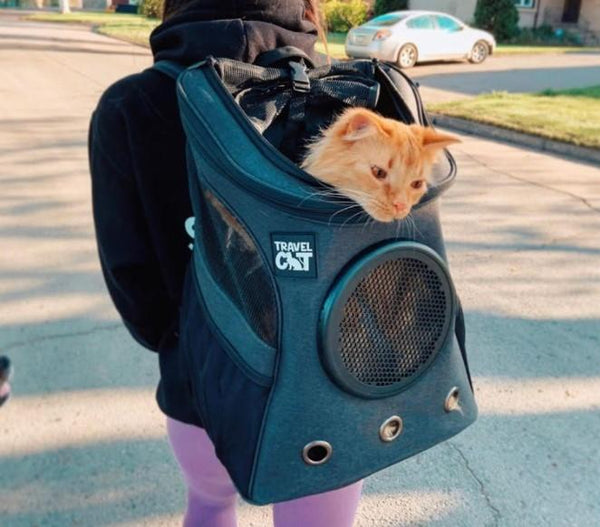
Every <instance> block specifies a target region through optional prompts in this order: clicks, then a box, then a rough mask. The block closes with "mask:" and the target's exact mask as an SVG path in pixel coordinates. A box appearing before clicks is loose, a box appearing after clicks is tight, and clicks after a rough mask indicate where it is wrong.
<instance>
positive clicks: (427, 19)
mask: <svg viewBox="0 0 600 527" xmlns="http://www.w3.org/2000/svg"><path fill="white" fill-rule="evenodd" d="M406 26H407V27H409V28H410V29H435V25H434V23H433V18H432V17H431V16H429V15H427V16H418V17H416V18H412V19H411V20H409V21H408V22H407V23H406Z"/></svg>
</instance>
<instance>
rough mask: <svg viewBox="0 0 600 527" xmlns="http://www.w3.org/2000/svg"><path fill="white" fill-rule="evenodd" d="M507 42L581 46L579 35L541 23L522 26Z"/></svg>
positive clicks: (529, 44) (525, 44)
mask: <svg viewBox="0 0 600 527" xmlns="http://www.w3.org/2000/svg"><path fill="white" fill-rule="evenodd" d="M508 42H510V43H511V44H520V45H522V46H581V45H582V42H581V37H579V35H577V34H575V33H571V32H570V31H565V30H563V29H554V28H553V27H552V26H549V25H543V26H540V27H537V28H522V29H520V30H519V32H518V34H517V35H516V36H514V37H513V38H511V39H510V40H509V41H508Z"/></svg>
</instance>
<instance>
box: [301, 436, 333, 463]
mask: <svg viewBox="0 0 600 527" xmlns="http://www.w3.org/2000/svg"><path fill="white" fill-rule="evenodd" d="M332 452H333V448H332V447H331V445H330V444H329V443H328V442H327V441H311V442H310V443H308V444H307V445H306V446H305V447H304V448H303V449H302V459H304V462H305V463H307V464H308V465H321V464H323V463H325V462H326V461H329V458H330V457H331V453H332Z"/></svg>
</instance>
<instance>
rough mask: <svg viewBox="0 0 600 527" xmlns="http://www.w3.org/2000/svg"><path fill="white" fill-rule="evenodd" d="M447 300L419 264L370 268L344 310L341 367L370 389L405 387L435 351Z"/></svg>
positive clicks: (403, 260) (393, 262)
mask: <svg viewBox="0 0 600 527" xmlns="http://www.w3.org/2000/svg"><path fill="white" fill-rule="evenodd" d="M449 301H450V299H449V298H448V294H447V292H446V290H445V288H444V285H443V283H442V281H441V279H440V277H439V276H438V274H437V273H436V272H435V271H434V270H433V269H431V268H430V267H429V266H428V265H427V264H426V263H425V262H423V261H421V260H417V259H413V258H400V259H397V260H391V261H387V262H385V263H383V264H381V265H379V266H377V267H375V268H374V269H373V270H372V271H371V272H370V273H369V274H368V275H366V276H365V277H364V278H363V279H362V280H361V281H360V282H359V283H358V285H357V286H356V288H355V290H354V291H353V293H352V294H351V295H350V297H349V298H348V301H347V303H346V305H345V308H344V312H343V316H342V320H341V323H340V326H339V339H338V344H339V350H340V356H341V359H342V362H343V364H344V366H345V367H346V368H347V370H348V372H349V373H350V374H351V375H352V376H353V377H355V378H356V379H357V380H359V381H360V382H362V383H364V384H368V385H371V386H389V385H391V384H397V383H403V382H406V381H407V380H409V379H410V378H412V377H414V376H415V375H416V374H417V373H419V372H420V371H421V370H422V369H423V368H424V367H425V366H426V365H427V364H428V363H429V361H430V359H431V358H432V357H433V355H434V354H435V353H436V352H437V349H438V346H439V342H438V341H439V339H440V337H442V333H443V332H444V327H445V322H446V313H447V306H448V302H449Z"/></svg>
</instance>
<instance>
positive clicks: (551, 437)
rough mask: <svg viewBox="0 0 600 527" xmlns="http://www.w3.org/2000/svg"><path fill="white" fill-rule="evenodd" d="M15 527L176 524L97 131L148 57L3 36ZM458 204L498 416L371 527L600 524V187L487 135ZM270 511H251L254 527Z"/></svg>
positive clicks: (4, 345)
mask: <svg viewBox="0 0 600 527" xmlns="http://www.w3.org/2000/svg"><path fill="white" fill-rule="evenodd" d="M0 46H1V51H0V71H1V72H2V82H1V83H0V185H1V189H0V237H1V247H2V250H1V251H0V350H3V351H5V352H7V353H9V354H10V355H11V356H12V358H13V359H14V361H15V363H16V369H17V377H16V379H15V383H14V388H15V397H14V399H13V400H12V401H11V402H10V403H9V404H8V406H6V407H4V408H2V409H1V410H0V488H1V489H2V491H1V492H2V497H1V499H0V524H2V525H3V526H4V525H6V526H7V527H31V526H38V525H39V526H42V525H43V526H44V527H65V526H67V525H69V526H70V525H74V526H84V527H88V526H97V527H98V526H106V527H108V526H111V527H139V526H148V527H158V526H161V527H175V526H176V525H179V522H180V514H181V511H182V509H183V505H184V497H183V486H182V483H181V480H180V476H179V473H178V471H177V468H176V465H175V462H174V460H173V459H172V457H171V455H170V453H169V448H168V444H167V442H166V439H165V427H164V422H163V418H162V416H161V415H160V413H159V412H158V411H157V410H156V408H155V405H154V402H153V391H154V386H155V382H156V377H157V365H156V357H155V356H154V355H153V354H152V353H150V352H147V351H144V350H142V349H140V348H139V347H138V346H137V345H136V344H134V343H133V342H132V341H131V339H130V338H129V337H128V336H127V335H126V333H125V331H124V330H123V329H122V328H121V326H120V324H119V321H118V319H117V316H116V314H115V312H114V310H113V308H112V306H111V304H110V302H109V300H108V297H107V295H106V292H105V290H104V286H103V283H102V278H101V276H100V272H99V269H98V264H97V258H96V252H95V246H94V241H93V227H92V223H91V215H90V199H89V194H90V186H89V176H88V173H87V161H86V129H87V123H88V118H89V114H90V112H91V110H92V108H93V107H94V105H95V102H96V100H97V98H98V96H99V95H100V93H101V91H102V90H103V89H104V88H105V87H106V86H107V85H108V84H109V83H110V82H112V81H113V80H115V79H117V78H118V77H121V76H123V75H125V74H127V73H129V72H134V71H138V70H139V69H141V68H143V67H144V66H146V65H147V64H148V63H149V57H148V55H147V53H146V51H145V50H142V49H140V48H138V47H135V46H129V45H126V44H123V43H120V42H116V41H113V40H110V39H107V38H104V37H101V36H98V35H94V34H91V33H89V32H87V31H86V30H84V29H83V28H81V29H79V28H57V27H55V26H52V27H47V26H42V25H34V24H15V23H11V22H9V21H3V20H1V19H0ZM463 140H464V142H463V143H462V144H461V145H459V146H457V147H456V148H454V149H453V152H454V153H455V155H456V158H457V161H458V164H459V167H460V177H459V178H458V181H457V183H456V185H455V186H454V187H453V188H452V189H451V190H450V191H449V193H448V195H447V197H446V198H445V200H444V203H443V218H444V225H445V233H446V238H447V242H448V250H449V253H450V258H451V264H452V269H453V274H454V277H455V281H456V286H457V288H458V291H459V292H460V293H461V296H462V299H463V303H464V305H465V308H466V312H467V325H468V340H469V349H470V354H471V363H472V365H471V366H472V370H473V372H474V376H475V385H476V388H477V395H478V401H479V404H480V409H481V417H480V420H479V421H478V423H477V424H476V425H475V426H473V427H471V428H470V429H469V430H467V431H466V432H464V433H463V434H461V435H460V436H458V437H456V438H455V439H453V440H452V441H449V442H447V443H445V444H443V445H440V446H437V447H435V448H433V449H431V450H429V451H427V452H425V453H423V454H421V455H419V456H417V457H415V458H413V459H411V460H408V461H406V462H405V463H401V464H399V465H397V466H395V467H392V468H390V469H387V470H385V471H383V472H381V473H379V474H377V475H374V476H372V477H370V478H368V480H367V483H366V486H365V493H364V496H363V499H362V501H361V505H360V508H359V511H358V518H357V521H356V526H355V527H401V526H414V525H435V526H439V527H456V526H460V527H482V526H488V525H489V526H492V525H494V526H495V525H499V526H507V527H514V526H527V527H548V526H551V527H554V526H569V527H573V526H581V527H590V526H592V527H593V526H598V525H600V505H599V504H600V486H599V485H598V481H600V443H599V442H598V430H599V426H600V353H599V352H600V302H599V301H598V299H599V298H600V265H599V263H600V239H599V236H598V233H599V232H600V170H599V169H598V168H597V167H596V168H595V167H592V166H590V165H586V164H579V163H575V162H572V161H567V160H563V159H560V158H558V157H552V156H547V155H542V154H539V153H536V152H532V151H529V150H526V149H520V148H515V147H513V146H507V145H502V144H497V143H493V142H489V141H484V140H479V139H475V138H472V137H464V138H463ZM270 515H271V512H270V508H269V507H253V506H250V505H248V504H245V503H240V512H239V516H240V527H267V526H268V525H270Z"/></svg>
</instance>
